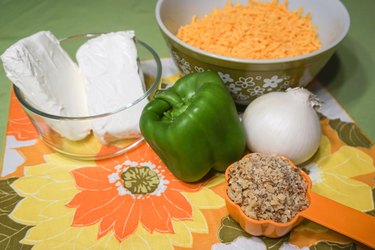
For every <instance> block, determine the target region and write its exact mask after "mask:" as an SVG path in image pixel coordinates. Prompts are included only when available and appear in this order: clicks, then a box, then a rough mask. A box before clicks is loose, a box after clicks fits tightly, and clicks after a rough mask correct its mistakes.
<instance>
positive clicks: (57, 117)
mask: <svg viewBox="0 0 375 250" xmlns="http://www.w3.org/2000/svg"><path fill="white" fill-rule="evenodd" d="M102 34H106V33H105V32H103V33H86V34H78V35H72V36H69V37H66V38H63V39H60V40H59V41H68V40H71V39H76V38H92V37H96V36H99V35H102ZM135 41H136V44H137V45H141V46H142V47H143V48H145V49H146V50H148V52H150V53H151V55H152V57H153V58H151V59H150V60H152V59H153V60H155V62H156V69H157V70H156V76H155V80H154V82H153V83H152V84H151V87H150V88H149V89H148V90H146V91H145V93H144V94H143V95H142V96H140V97H138V98H137V99H136V100H134V101H132V102H130V103H127V104H126V105H124V106H123V107H121V108H118V109H117V110H114V111H112V112H106V113H102V114H97V115H88V116H60V115H53V114H49V113H46V112H43V111H41V110H39V109H37V108H35V107H34V106H32V105H31V104H30V103H29V102H28V101H26V99H25V98H24V95H23V94H22V91H21V90H20V89H19V88H18V87H17V86H16V85H15V84H12V85H13V90H14V93H15V95H16V97H17V99H18V101H19V102H20V103H21V104H22V106H24V107H25V108H26V109H28V110H30V111H32V112H33V113H35V114H37V115H40V116H42V117H45V118H50V119H54V120H90V119H96V118H102V117H107V116H110V115H114V114H117V113H119V112H122V111H124V110H126V109H129V108H131V107H133V106H134V105H136V104H137V103H139V102H141V101H142V100H143V99H145V98H146V97H147V96H149V95H150V94H151V93H152V92H153V91H154V90H155V89H156V88H157V86H158V85H159V82H160V80H161V75H162V63H161V60H160V57H159V56H158V54H157V53H156V52H155V50H154V49H153V48H151V46H149V45H148V44H147V43H145V42H143V41H142V40H139V39H136V40H135Z"/></svg>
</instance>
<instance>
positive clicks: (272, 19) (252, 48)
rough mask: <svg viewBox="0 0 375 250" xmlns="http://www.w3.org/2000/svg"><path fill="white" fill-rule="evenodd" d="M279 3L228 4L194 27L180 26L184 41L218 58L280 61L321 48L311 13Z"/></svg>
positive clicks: (181, 37)
mask: <svg viewBox="0 0 375 250" xmlns="http://www.w3.org/2000/svg"><path fill="white" fill-rule="evenodd" d="M287 5H288V3H287V1H286V0H285V1H284V2H283V3H282V4H279V3H278V1H277V0H272V1H271V2H257V1H255V0H249V2H248V4H247V5H241V4H237V5H232V4H230V3H228V4H226V5H225V7H224V8H223V9H217V8H216V9H215V10H214V11H213V12H211V13H210V14H208V15H206V16H204V17H203V18H201V19H198V18H197V17H195V16H194V17H193V19H192V22H191V24H188V25H186V26H182V27H180V29H179V30H178V32H177V37H178V38H179V39H181V40H182V41H184V42H186V43H188V44H190V45H192V46H194V47H196V48H199V49H202V50H205V51H208V52H212V53H215V54H218V55H223V56H229V57H236V58H247V59H279V58H288V57H294V56H298V55H304V54H307V53H310V52H313V51H315V50H318V49H319V48H320V47H321V44H320V40H319V38H318V35H317V29H316V27H315V26H313V24H312V23H311V16H310V14H308V15H305V16H303V15H302V8H300V9H298V10H296V11H291V10H288V8H287Z"/></svg>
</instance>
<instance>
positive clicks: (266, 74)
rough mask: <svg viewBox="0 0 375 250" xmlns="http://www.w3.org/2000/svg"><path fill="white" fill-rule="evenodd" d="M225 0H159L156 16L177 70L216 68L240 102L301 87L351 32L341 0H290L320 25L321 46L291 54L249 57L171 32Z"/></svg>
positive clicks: (291, 5)
mask: <svg viewBox="0 0 375 250" xmlns="http://www.w3.org/2000/svg"><path fill="white" fill-rule="evenodd" d="M264 1H267V0H264ZM282 1H283V0H280V2H282ZM238 2H239V3H241V4H247V3H248V1H247V0H244V1H232V3H233V4H236V3H238ZM226 3H227V1H225V0H210V1H200V0H179V1H176V0H159V1H158V3H157V5H156V19H157V22H158V25H159V27H160V30H161V33H162V35H163V37H164V39H165V41H166V44H167V46H168V48H169V50H170V53H171V56H172V58H173V60H174V62H175V63H176V65H177V67H178V68H179V70H180V71H181V72H182V73H183V74H188V73H192V72H201V71H206V70H211V71H215V72H217V73H218V74H219V76H220V77H221V78H222V80H223V82H224V83H225V84H226V86H227V87H228V89H229V91H230V93H231V95H232V97H233V99H234V101H235V102H236V103H237V104H240V105H248V104H249V103H250V102H251V101H252V100H254V99H255V98H256V97H258V96H261V95H263V94H266V93H268V92H272V91H283V90H285V89H287V88H289V87H305V86H306V85H307V84H308V83H310V82H311V81H312V79H313V78H314V77H315V76H316V75H317V74H318V73H319V71H320V70H321V69H322V68H323V67H324V66H325V64H326V63H327V62H328V60H329V59H330V58H331V56H332V55H333V54H334V52H335V50H336V48H337V45H339V43H340V42H341V41H342V40H343V39H344V37H345V36H346V35H347V33H348V31H349V26H350V17H349V14H348V11H347V9H346V8H345V6H344V5H343V4H342V3H341V1H340V0H330V1H326V0H314V1H311V0H289V1H288V8H289V9H291V10H296V9H298V8H300V7H302V8H303V10H304V11H303V13H304V14H306V13H310V14H311V16H312V22H313V24H314V25H316V26H317V27H318V36H319V38H320V40H321V43H322V48H321V49H319V50H317V51H314V52H312V53H309V54H306V55H302V56H297V57H293V58H285V59H277V60H250V59H240V58H231V57H226V56H220V55H216V54H213V53H210V52H206V51H203V50H200V49H197V48H194V47H192V46H190V45H189V44H187V43H185V42H183V41H181V40H179V39H178V38H177V37H176V36H175V34H176V33H177V30H178V29H179V27H181V26H182V25H186V24H188V23H190V22H191V20H192V17H193V16H197V17H198V18H199V17H202V16H204V15H206V14H208V13H210V12H211V11H213V9H214V8H215V7H216V8H222V7H223V6H224V5H225V4H226Z"/></svg>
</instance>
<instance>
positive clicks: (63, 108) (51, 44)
mask: <svg viewBox="0 0 375 250" xmlns="http://www.w3.org/2000/svg"><path fill="white" fill-rule="evenodd" d="M1 59H2V61H3V65H4V69H5V72H6V75H7V77H8V78H9V79H10V80H11V81H12V82H13V83H14V84H15V85H16V86H17V87H18V88H19V89H21V91H22V92H23V94H24V95H25V97H26V99H27V100H28V101H29V102H30V103H31V104H32V105H33V106H35V107H36V108H37V109H39V110H41V111H43V112H45V113H49V114H53V115H57V116H87V115H88V114H89V113H88V107H87V103H86V93H85V87H84V84H83V78H82V76H81V74H80V71H79V69H78V66H77V65H76V64H75V63H74V62H73V61H72V59H71V58H70V57H69V55H68V54H67V53H66V52H65V51H64V50H63V49H62V47H61V46H60V43H59V41H58V39H57V38H56V37H55V36H54V35H53V34H52V33H51V32H49V31H41V32H38V33H36V34H34V35H31V36H29V37H26V38H24V39H21V40H19V41H18V42H16V43H15V44H13V45H12V46H11V47H9V48H8V49H7V50H6V51H5V52H4V54H3V55H1ZM46 120H47V119H46ZM46 122H47V123H48V124H49V125H50V126H51V127H52V128H53V129H54V130H55V131H56V132H58V133H59V134H60V135H62V136H63V137H66V138H68V139H70V140H80V139H82V138H84V137H86V136H87V135H88V133H89V132H90V123H89V122H87V121H86V122H79V123H72V122H66V121H57V120H51V119H48V120H47V121H46Z"/></svg>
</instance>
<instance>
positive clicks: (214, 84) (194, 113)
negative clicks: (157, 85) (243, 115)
mask: <svg viewBox="0 0 375 250" xmlns="http://www.w3.org/2000/svg"><path fill="white" fill-rule="evenodd" d="M140 129H141V132H142V134H143V136H144V138H145V140H146V141H147V142H148V144H149V145H150V146H151V148H152V149H153V150H154V151H155V152H156V153H157V154H158V156H159V157H160V159H161V160H162V161H163V162H164V164H165V165H166V166H167V168H168V169H169V170H170V171H171V172H172V173H173V174H174V175H175V176H176V177H177V178H179V179H181V180H183V181H186V182H194V181H198V180H200V179H202V178H203V177H204V176H205V175H206V174H207V173H208V172H210V170H211V169H215V170H217V171H220V172H223V171H225V169H226V168H227V167H228V166H229V165H230V164H231V163H233V162H235V161H237V160H239V159H240V158H241V157H242V156H243V154H244V151H245V132H244V128H243V126H242V124H241V122H240V120H239V116H238V113H237V110H236V107H235V104H234V101H233V99H232V97H231V96H230V94H229V91H228V90H227V88H226V87H225V85H224V83H223V82H222V80H221V78H220V77H219V76H218V75H217V74H216V73H214V72H212V71H206V72H202V73H191V74H188V75H186V76H184V77H182V78H180V79H179V80H178V81H177V82H176V83H175V84H174V85H173V86H172V87H170V88H169V89H166V90H164V91H161V92H158V93H157V94H155V97H154V99H153V100H152V101H150V102H149V103H148V104H147V105H146V106H145V108H144V109H143V111H142V114H141V118H140Z"/></svg>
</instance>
